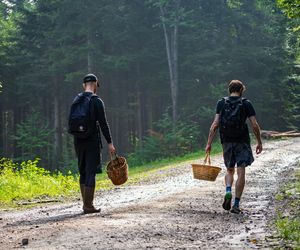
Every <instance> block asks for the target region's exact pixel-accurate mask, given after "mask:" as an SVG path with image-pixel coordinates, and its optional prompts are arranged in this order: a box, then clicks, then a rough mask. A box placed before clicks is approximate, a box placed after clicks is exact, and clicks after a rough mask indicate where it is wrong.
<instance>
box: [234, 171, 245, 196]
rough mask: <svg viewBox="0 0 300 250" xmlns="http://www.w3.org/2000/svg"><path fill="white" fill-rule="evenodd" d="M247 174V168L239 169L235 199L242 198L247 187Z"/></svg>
mask: <svg viewBox="0 0 300 250" xmlns="http://www.w3.org/2000/svg"><path fill="white" fill-rule="evenodd" d="M245 173H246V168H245V167H237V176H238V178H237V181H236V184H235V197H237V198H239V199H240V198H241V196H242V193H243V190H244V187H245Z"/></svg>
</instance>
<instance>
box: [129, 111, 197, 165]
mask: <svg viewBox="0 0 300 250" xmlns="http://www.w3.org/2000/svg"><path fill="white" fill-rule="evenodd" d="M172 126H173V124H172V119H171V117H170V116H169V115H168V114H164V115H163V118H162V119H161V120H159V121H158V122H157V123H156V124H155V129H156V131H151V132H152V135H150V136H146V137H145V138H144V140H143V147H141V148H137V149H136V151H135V153H133V154H131V155H130V156H129V162H130V164H132V165H139V164H144V163H147V162H150V161H154V160H156V159H163V158H170V157H174V156H182V155H184V154H187V153H190V152H193V151H195V150H196V149H198V148H199V146H198V142H199V135H200V132H201V131H200V130H199V128H198V126H197V124H194V123H193V122H181V121H178V122H177V125H176V129H175V130H173V129H172Z"/></svg>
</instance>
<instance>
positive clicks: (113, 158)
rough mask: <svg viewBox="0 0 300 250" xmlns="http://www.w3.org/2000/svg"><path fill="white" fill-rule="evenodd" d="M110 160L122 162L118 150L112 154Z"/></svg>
mask: <svg viewBox="0 0 300 250" xmlns="http://www.w3.org/2000/svg"><path fill="white" fill-rule="evenodd" d="M110 161H112V162H114V161H117V162H118V164H120V162H119V157H118V155H117V153H116V152H114V153H112V154H110Z"/></svg>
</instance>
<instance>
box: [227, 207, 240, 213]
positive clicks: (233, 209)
mask: <svg viewBox="0 0 300 250" xmlns="http://www.w3.org/2000/svg"><path fill="white" fill-rule="evenodd" d="M230 212H231V213H234V214H240V213H241V212H242V211H241V210H240V208H239V207H237V206H233V207H232V209H231V210H230Z"/></svg>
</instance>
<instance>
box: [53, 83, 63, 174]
mask: <svg viewBox="0 0 300 250" xmlns="http://www.w3.org/2000/svg"><path fill="white" fill-rule="evenodd" d="M53 101H54V143H53V162H52V164H54V165H53V167H52V168H54V169H55V168H58V163H60V162H61V159H62V131H61V117H60V106H61V105H60V99H59V91H58V82H57V79H56V78H55V79H54V98H53Z"/></svg>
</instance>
